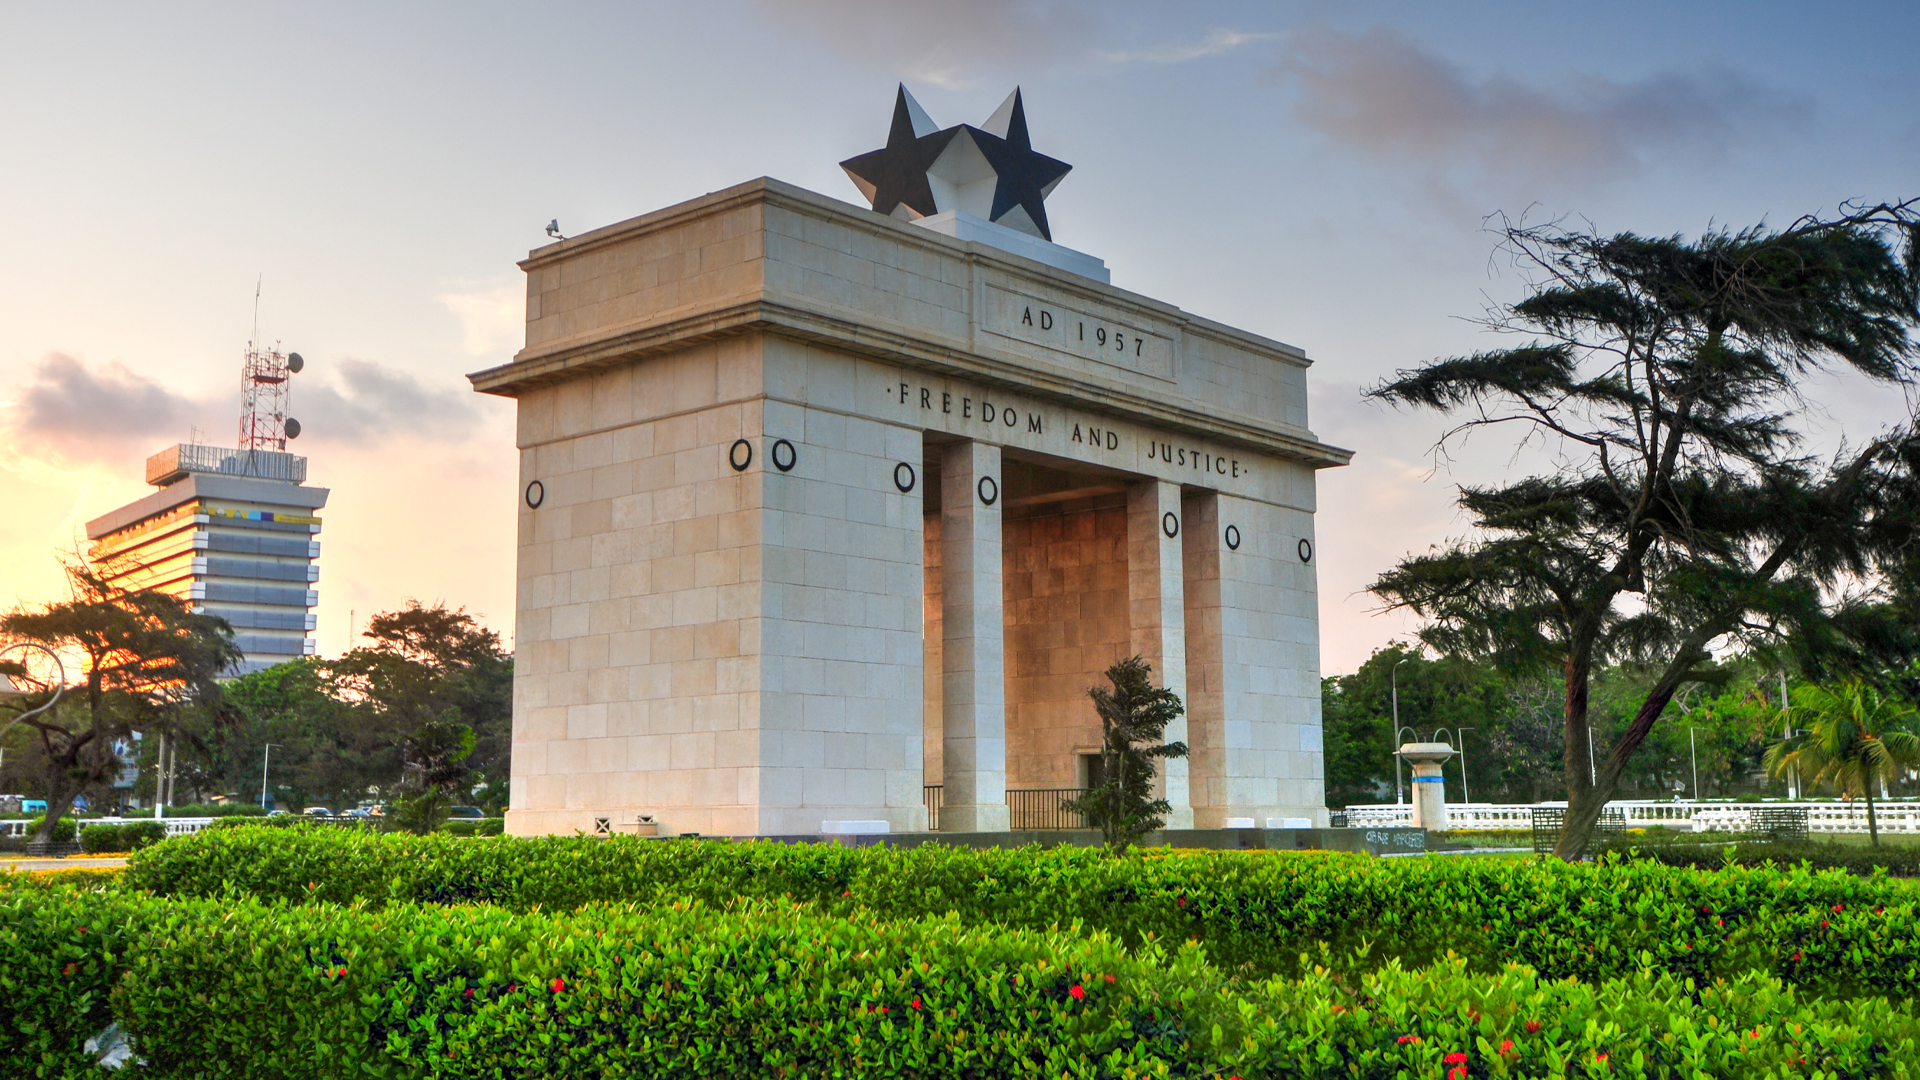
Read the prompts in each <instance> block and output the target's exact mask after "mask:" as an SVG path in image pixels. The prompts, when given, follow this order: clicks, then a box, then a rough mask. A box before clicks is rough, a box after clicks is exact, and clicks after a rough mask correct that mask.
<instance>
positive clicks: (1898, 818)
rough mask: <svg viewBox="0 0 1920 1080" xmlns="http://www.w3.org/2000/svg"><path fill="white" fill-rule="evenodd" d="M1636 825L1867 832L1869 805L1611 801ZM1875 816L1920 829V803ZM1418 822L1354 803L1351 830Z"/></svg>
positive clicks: (1482, 806)
mask: <svg viewBox="0 0 1920 1080" xmlns="http://www.w3.org/2000/svg"><path fill="white" fill-rule="evenodd" d="M1538 805H1539V806H1540V807H1541V808H1543V809H1544V808H1549V807H1551V808H1562V807H1565V806H1566V805H1567V804H1566V803H1563V802H1550V803H1540V804H1538ZM1607 806H1608V808H1609V809H1613V810H1618V811H1620V812H1621V814H1622V815H1623V816H1625V818H1626V819H1627V827H1628V828H1630V829H1640V828H1645V827H1647V826H1649V825H1665V826H1667V827H1668V828H1683V829H1692V830H1693V831H1694V832H1746V831H1747V829H1748V827H1749V826H1750V825H1751V818H1752V814H1753V811H1754V810H1763V809H1764V810H1788V809H1792V810H1805V811H1806V812H1807V831H1808V832H1810V833H1864V832H1866V831H1867V804H1866V802H1865V801H1864V800H1855V801H1853V802H1852V803H1832V802H1765V803H1695V802H1611V803H1608V804H1607ZM1533 810H1534V807H1533V806H1531V805H1496V804H1493V803H1464V804H1457V805H1449V806H1448V807H1447V825H1448V827H1449V828H1453V829H1527V828H1532V827H1533ZM1873 816H1874V818H1875V820H1876V822H1877V823H1878V824H1879V826H1880V831H1881V832H1886V833H1920V803H1915V802H1913V801H1910V800H1905V799H1902V800H1894V801H1888V802H1879V801H1876V802H1875V803H1874V804H1873ZM1412 824H1413V807H1411V806H1349V807H1347V827H1348V828H1350V829H1368V828H1381V827H1383V826H1394V825H1400V826H1408V825H1412Z"/></svg>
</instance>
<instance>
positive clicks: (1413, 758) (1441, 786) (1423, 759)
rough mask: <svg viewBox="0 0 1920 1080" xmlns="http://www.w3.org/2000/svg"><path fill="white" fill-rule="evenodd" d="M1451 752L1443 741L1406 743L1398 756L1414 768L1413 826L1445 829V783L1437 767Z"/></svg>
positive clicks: (1450, 755) (1437, 829) (1451, 754)
mask: <svg viewBox="0 0 1920 1080" xmlns="http://www.w3.org/2000/svg"><path fill="white" fill-rule="evenodd" d="M1453 754H1454V750H1453V747H1451V746H1448V745H1447V744H1446V743H1437V742H1425V743H1406V744H1404V745H1403V746H1401V747H1400V756H1401V757H1402V758H1404V759H1405V760H1406V762H1407V764H1408V765H1410V766H1412V768H1413V824H1414V827H1415V828H1420V829H1432V830H1436V831H1445V830H1446V828H1447V785H1446V782H1445V780H1444V779H1443V778H1442V777H1441V774H1440V766H1441V765H1443V764H1445V762H1446V760H1447V759H1448V758H1450V757H1452V756H1453Z"/></svg>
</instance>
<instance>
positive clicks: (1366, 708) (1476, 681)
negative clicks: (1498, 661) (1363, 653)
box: [1321, 642, 1506, 806]
mask: <svg viewBox="0 0 1920 1080" xmlns="http://www.w3.org/2000/svg"><path fill="white" fill-rule="evenodd" d="M1396 687H1397V688H1398V689H1399V694H1400V724H1401V726H1402V727H1410V728H1414V729H1416V730H1417V731H1420V732H1424V733H1431V732H1433V731H1434V730H1435V729H1437V728H1442V727H1444V728H1447V729H1448V730H1450V731H1455V732H1457V731H1458V730H1459V729H1460V728H1461V727H1462V726H1463V725H1464V726H1467V727H1471V728H1474V729H1475V730H1476V733H1477V734H1478V735H1479V736H1480V737H1481V738H1482V739H1483V740H1484V739H1485V738H1487V737H1490V736H1491V734H1492V732H1493V731H1494V729H1495V728H1496V727H1498V726H1499V725H1498V722H1497V717H1498V711H1499V708H1500V706H1501V705H1502V704H1504V701H1503V699H1504V697H1505V690H1506V688H1505V686H1504V685H1503V682H1502V680H1501V679H1500V677H1499V675H1498V674H1497V673H1495V672H1493V671H1491V670H1489V669H1488V668H1487V667H1486V666H1485V665H1482V664H1475V663H1473V662H1471V661H1469V660H1466V659H1464V658H1460V657H1447V656H1443V657H1439V658H1437V659H1436V658H1432V657H1429V656H1427V655H1426V653H1425V651H1424V650H1422V649H1421V648H1420V647H1419V646H1418V645H1411V646H1409V645H1406V644H1403V643H1400V642H1394V643H1391V644H1389V645H1388V646H1387V647H1385V648H1383V649H1377V650H1375V651H1374V653H1373V655H1372V656H1370V657H1368V658H1367V661H1366V663H1364V664H1361V665H1360V669H1359V670H1358V671H1356V672H1354V673H1353V674H1351V675H1340V676H1334V677H1331V678H1328V679H1326V680H1324V681H1323V684H1322V688H1321V729H1322V733H1323V735H1324V742H1325V747H1326V750H1325V755H1326V756H1325V761H1326V771H1327V805H1329V806H1348V805H1352V804H1355V803H1370V802H1377V801H1380V799H1381V798H1382V797H1383V794H1390V793H1391V792H1392V791H1393V790H1394V769H1395V759H1394V756H1393V754H1394V751H1395V750H1396V749H1398V748H1399V746H1400V744H1401V743H1402V742H1404V741H1407V740H1406V739H1403V738H1401V737H1400V733H1398V732H1396V731H1395V730H1394V724H1393V692H1394V689H1395V688H1396ZM1456 737H1457V736H1456ZM1422 738H1425V735H1422ZM1477 785H1478V778H1476V780H1475V786H1476V788H1477ZM1479 790H1481V792H1482V794H1483V795H1484V794H1485V793H1486V791H1487V790H1490V789H1479Z"/></svg>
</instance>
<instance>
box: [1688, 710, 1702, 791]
mask: <svg viewBox="0 0 1920 1080" xmlns="http://www.w3.org/2000/svg"><path fill="white" fill-rule="evenodd" d="M1699 730H1700V729H1699V728H1697V727H1691V726H1689V727H1688V728H1687V756H1689V757H1691V758H1692V759H1693V801H1694V802H1699V801H1700V746H1699V744H1698V743H1697V742H1696V741H1695V740H1694V736H1693V733H1694V732H1696V731H1699Z"/></svg>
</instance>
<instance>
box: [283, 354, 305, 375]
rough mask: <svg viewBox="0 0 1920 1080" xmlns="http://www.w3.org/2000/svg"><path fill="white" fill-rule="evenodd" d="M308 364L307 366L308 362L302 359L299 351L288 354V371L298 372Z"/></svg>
mask: <svg viewBox="0 0 1920 1080" xmlns="http://www.w3.org/2000/svg"><path fill="white" fill-rule="evenodd" d="M306 366H307V362H306V361H305V360H302V359H300V354H299V353H297V352H296V353H288V354H287V370H288V371H293V372H298V371H299V370H300V369H301V368H303V367H306Z"/></svg>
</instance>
